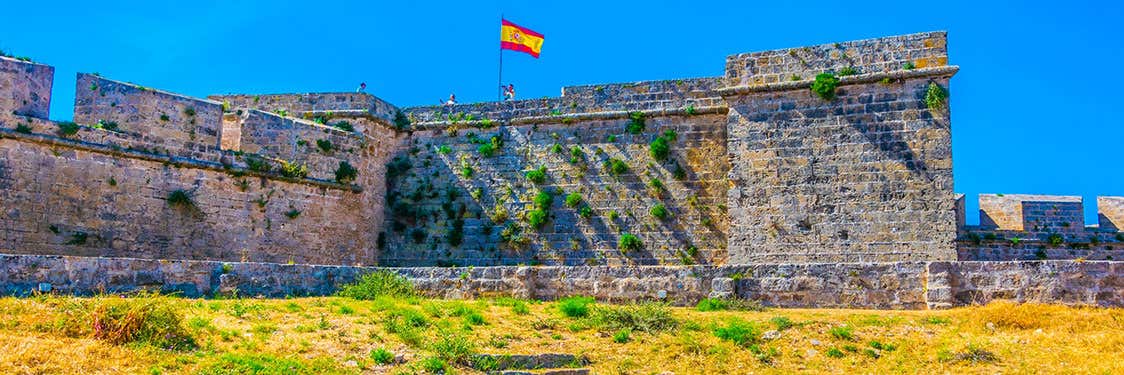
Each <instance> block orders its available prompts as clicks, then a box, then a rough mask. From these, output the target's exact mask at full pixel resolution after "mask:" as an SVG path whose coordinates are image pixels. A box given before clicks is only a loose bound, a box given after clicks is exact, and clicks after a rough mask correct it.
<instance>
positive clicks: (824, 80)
mask: <svg viewBox="0 0 1124 375" xmlns="http://www.w3.org/2000/svg"><path fill="white" fill-rule="evenodd" d="M838 86H839V78H836V77H835V75H833V74H831V73H820V74H818V75H816V80H815V82H812V92H815V93H816V95H818V96H819V97H820V98H821V99H823V100H832V99H835V88H836V87H838Z"/></svg>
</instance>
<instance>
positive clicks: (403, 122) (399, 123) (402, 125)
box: [394, 111, 410, 130]
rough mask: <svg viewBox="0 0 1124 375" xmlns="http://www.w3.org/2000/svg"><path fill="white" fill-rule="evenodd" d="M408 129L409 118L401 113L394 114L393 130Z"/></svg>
mask: <svg viewBox="0 0 1124 375" xmlns="http://www.w3.org/2000/svg"><path fill="white" fill-rule="evenodd" d="M409 127H410V118H409V117H406V114H405V113H402V111H397V112H394V128H396V129H398V130H403V129H406V128H409Z"/></svg>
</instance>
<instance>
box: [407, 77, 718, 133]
mask: <svg viewBox="0 0 1124 375" xmlns="http://www.w3.org/2000/svg"><path fill="white" fill-rule="evenodd" d="M721 86H722V80H721V79H720V78H693V79H679V80H663V81H644V82H634V83H614V84H603V85H585V86H571V87H565V88H563V89H562V96H561V97H557V98H542V99H526V100H515V101H503V102H488V103H472V104H457V105H451V106H446V105H436V106H423V107H410V108H405V109H404V110H403V111H404V113H406V115H407V116H409V118H410V119H411V120H412V121H413V122H414V123H415V127H421V128H427V127H430V126H434V125H442V124H445V123H450V122H460V121H465V120H467V121H472V120H484V119H487V120H490V121H499V120H513V119H526V118H537V117H548V118H550V117H554V118H556V119H561V118H562V116H567V115H588V114H598V113H602V114H612V113H618V114H619V113H624V112H635V111H649V112H656V111H675V112H683V111H686V110H687V109H688V108H691V109H692V110H694V111H702V110H704V109H709V108H714V107H719V108H725V106H726V105H725V103H724V102H723V101H722V99H721V98H720V97H719V96H718V95H717V93H716V91H715V90H716V89H718V88H720V87H721ZM548 121H549V119H548Z"/></svg>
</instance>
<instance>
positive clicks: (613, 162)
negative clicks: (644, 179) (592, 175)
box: [605, 158, 628, 176]
mask: <svg viewBox="0 0 1124 375" xmlns="http://www.w3.org/2000/svg"><path fill="white" fill-rule="evenodd" d="M605 169H607V170H608V171H609V174H612V175H613V176H620V175H622V174H625V173H628V164H625V162H624V161H621V160H620V159H616V158H612V159H609V160H608V161H606V162H605Z"/></svg>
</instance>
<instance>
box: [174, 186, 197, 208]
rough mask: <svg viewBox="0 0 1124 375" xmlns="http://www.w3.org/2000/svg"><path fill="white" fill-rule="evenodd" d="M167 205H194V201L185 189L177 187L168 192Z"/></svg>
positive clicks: (184, 206)
mask: <svg viewBox="0 0 1124 375" xmlns="http://www.w3.org/2000/svg"><path fill="white" fill-rule="evenodd" d="M168 205H169V206H172V207H183V208H188V207H194V206H195V201H194V199H192V196H191V193H190V192H188V191H187V190H183V189H177V190H174V191H172V192H171V193H168Z"/></svg>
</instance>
